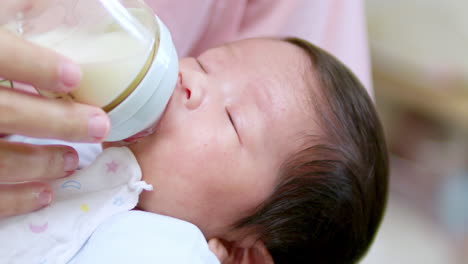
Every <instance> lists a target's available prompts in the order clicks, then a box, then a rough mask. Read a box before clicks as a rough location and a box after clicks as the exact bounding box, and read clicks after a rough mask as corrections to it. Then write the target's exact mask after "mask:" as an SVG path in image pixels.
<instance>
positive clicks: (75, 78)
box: [60, 60, 81, 92]
mask: <svg viewBox="0 0 468 264" xmlns="http://www.w3.org/2000/svg"><path fill="white" fill-rule="evenodd" d="M60 80H61V81H62V85H63V86H64V88H65V89H66V91H65V92H67V91H69V90H70V89H67V88H73V87H75V86H77V85H78V83H79V82H80V80H81V69H80V66H78V65H77V64H75V63H73V62H70V61H67V60H65V61H64V62H62V64H61V65H60Z"/></svg>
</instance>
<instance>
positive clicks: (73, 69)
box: [0, 29, 81, 92]
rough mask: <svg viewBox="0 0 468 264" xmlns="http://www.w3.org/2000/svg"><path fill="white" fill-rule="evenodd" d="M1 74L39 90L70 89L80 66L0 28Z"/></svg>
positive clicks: (79, 73) (78, 74)
mask: <svg viewBox="0 0 468 264" xmlns="http://www.w3.org/2000/svg"><path fill="white" fill-rule="evenodd" d="M0 76H1V77H3V78H6V79H9V80H14V81H20V82H25V83H28V84H31V85H32V86H34V87H35V88H37V89H41V90H49V91H56V92H69V91H71V90H72V89H73V88H74V87H75V86H77V85H78V83H79V82H80V80H81V70H80V67H79V66H78V65H76V64H75V63H73V62H72V61H70V60H69V59H67V58H65V57H63V56H61V55H59V54H57V53H55V52H54V51H52V50H49V49H46V48H43V47H40V46H38V45H35V44H33V43H30V42H28V41H26V40H24V39H22V38H20V37H18V36H16V35H15V34H13V33H11V32H9V31H7V30H2V29H0Z"/></svg>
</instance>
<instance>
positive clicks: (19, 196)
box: [0, 182, 53, 217]
mask: <svg viewBox="0 0 468 264" xmlns="http://www.w3.org/2000/svg"><path fill="white" fill-rule="evenodd" d="M52 198H53V193H52V190H51V189H50V187H49V186H48V185H47V184H44V183H39V182H33V183H23V184H0V217H6V216H12V215H19V214H23V213H27V212H31V211H34V210H37V209H39V208H42V207H44V206H47V205H48V204H50V202H51V201H52Z"/></svg>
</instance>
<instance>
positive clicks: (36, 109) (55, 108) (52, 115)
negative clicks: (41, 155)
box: [0, 87, 110, 142]
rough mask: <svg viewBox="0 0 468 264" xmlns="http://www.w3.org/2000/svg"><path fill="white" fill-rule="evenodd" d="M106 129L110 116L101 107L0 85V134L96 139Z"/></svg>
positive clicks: (93, 140) (78, 139) (98, 139)
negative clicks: (14, 89)
mask: <svg viewBox="0 0 468 264" xmlns="http://www.w3.org/2000/svg"><path fill="white" fill-rule="evenodd" d="M109 129H110V120H109V117H108V116H107V115H106V113H105V112H104V111H103V110H102V109H100V108H97V107H93V106H89V105H84V104H78V103H74V102H71V101H67V100H55V99H48V98H44V97H41V96H38V95H33V94H29V93H25V92H17V91H12V90H11V89H8V88H4V87H3V88H2V87H0V132H1V133H7V134H21V135H25V136H31V137H41V138H55V139H62V140H68V141H79V142H99V141H101V140H103V139H104V138H105V137H106V136H107V133H108V132H109Z"/></svg>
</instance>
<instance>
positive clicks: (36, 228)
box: [29, 222, 49, 234]
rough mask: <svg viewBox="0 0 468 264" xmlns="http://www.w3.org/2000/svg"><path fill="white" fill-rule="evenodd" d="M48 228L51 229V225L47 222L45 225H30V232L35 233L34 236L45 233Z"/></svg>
mask: <svg viewBox="0 0 468 264" xmlns="http://www.w3.org/2000/svg"><path fill="white" fill-rule="evenodd" d="M48 227H49V223H47V222H46V223H45V224H43V225H33V224H29V230H31V232H33V233H34V234H39V233H43V232H45V231H46V230H47V228H48Z"/></svg>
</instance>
